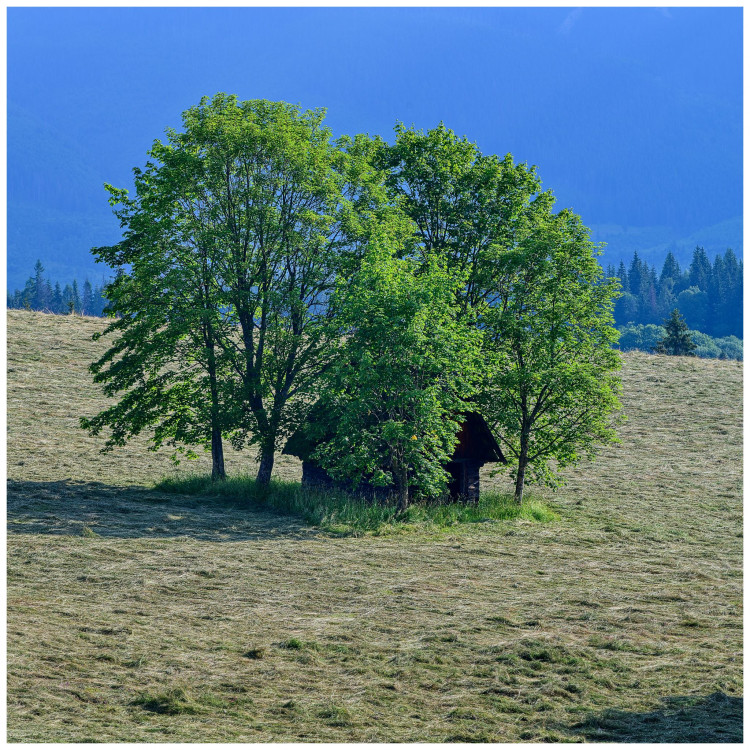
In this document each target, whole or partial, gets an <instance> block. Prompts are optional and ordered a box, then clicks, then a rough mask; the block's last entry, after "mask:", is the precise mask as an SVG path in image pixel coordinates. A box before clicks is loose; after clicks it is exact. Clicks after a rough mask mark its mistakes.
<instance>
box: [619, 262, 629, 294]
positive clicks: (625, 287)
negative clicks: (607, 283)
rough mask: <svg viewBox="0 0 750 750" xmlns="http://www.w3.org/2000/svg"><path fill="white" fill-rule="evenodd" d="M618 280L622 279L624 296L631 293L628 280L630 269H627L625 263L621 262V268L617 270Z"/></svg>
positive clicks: (621, 284)
mask: <svg viewBox="0 0 750 750" xmlns="http://www.w3.org/2000/svg"><path fill="white" fill-rule="evenodd" d="M617 278H618V279H620V286H621V287H622V292H623V294H627V293H628V292H630V280H629V279H628V269H627V268H625V263H624V262H623V261H620V266H619V268H618V269H617Z"/></svg>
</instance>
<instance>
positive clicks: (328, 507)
mask: <svg viewBox="0 0 750 750" xmlns="http://www.w3.org/2000/svg"><path fill="white" fill-rule="evenodd" d="M154 489H156V490H159V491H161V492H169V493H174V494H178V495H194V496H199V497H205V498H207V499H213V500H216V499H221V500H224V501H228V502H231V503H233V504H238V505H247V506H262V507H266V508H273V509H274V510H276V511H279V512H281V513H288V514H291V515H295V516H299V517H300V518H302V519H304V520H305V521H306V522H307V523H309V524H313V525H314V526H318V527H320V528H322V529H324V530H325V531H329V532H332V533H339V534H361V533H375V534H383V533H389V532H395V531H407V530H410V529H414V530H416V529H429V530H439V529H447V528H453V527H456V526H458V525H460V524H471V523H492V522H498V521H512V520H515V519H521V520H525V521H536V522H542V523H546V522H549V521H554V520H555V519H556V518H557V515H556V514H555V512H554V511H553V510H552V509H551V508H549V507H548V506H547V505H546V504H545V503H543V502H542V501H541V500H538V499H536V498H534V497H533V496H532V497H529V498H528V499H526V500H525V501H524V503H523V505H518V504H517V503H516V502H515V501H514V500H513V497H512V495H509V494H503V493H500V492H496V491H489V492H484V493H482V495H481V497H480V499H479V502H478V503H476V504H469V503H461V502H450V503H414V504H412V505H411V506H410V507H409V508H407V509H406V511H404V512H398V511H397V510H396V507H395V504H394V503H377V502H376V503H373V502H370V501H368V500H366V499H364V498H361V497H357V496H356V495H352V494H349V493H346V492H343V491H336V490H326V491H314V490H310V489H307V488H304V487H302V486H301V485H300V484H299V482H286V481H282V480H278V479H275V480H273V481H271V483H270V485H269V486H268V487H261V486H259V485H258V484H257V483H256V482H255V480H254V479H253V478H252V477H249V476H237V477H230V478H227V479H226V480H225V481H222V482H214V481H212V480H211V478H210V477H205V476H187V477H177V478H174V477H170V478H166V479H163V480H162V481H160V482H158V483H157V484H156V485H155V488H154Z"/></svg>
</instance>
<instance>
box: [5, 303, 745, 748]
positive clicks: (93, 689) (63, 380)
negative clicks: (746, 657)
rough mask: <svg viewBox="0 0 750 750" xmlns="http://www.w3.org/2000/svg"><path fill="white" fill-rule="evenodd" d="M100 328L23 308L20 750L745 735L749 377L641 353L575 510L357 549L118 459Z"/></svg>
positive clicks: (11, 558) (18, 423) (575, 495)
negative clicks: (82, 425) (97, 373)
mask: <svg viewBox="0 0 750 750" xmlns="http://www.w3.org/2000/svg"><path fill="white" fill-rule="evenodd" d="M102 325H103V321H101V320H96V319H85V318H84V319H82V318H71V317H54V316H51V315H44V314H41V313H32V312H25V311H13V312H9V313H8V739H9V740H10V741H16V742H87V741H109V742H117V741H138V742H148V741H153V742H185V741H193V742H208V741H210V742H221V741H227V742H232V741H243V742H261V741H328V742H350V741H381V742H389V741H407V742H408V741H432V742H440V741H454V742H458V741H493V742H516V741H563V740H565V741H567V740H572V741H576V740H578V741H580V740H584V741H585V740H588V741H601V740H609V741H638V742H642V741H653V742H660V741H661V742H663V741H671V742H681V741H694V742H706V741H717V742H721V741H724V742H727V741H733V742H738V741H741V739H742V697H741V696H742V506H741V485H742V463H741V461H742V414H741V409H742V365H741V363H738V362H732V361H718V360H696V359H687V358H670V357H659V356H653V355H646V354H639V353H629V354H626V355H625V356H624V370H623V382H624V391H625V393H624V405H625V410H626V413H627V415H628V418H629V421H628V422H627V424H626V425H625V426H624V427H623V428H622V431H621V437H622V444H621V445H619V446H614V447H612V448H609V449H607V450H606V451H605V452H603V453H602V455H601V456H600V457H599V459H598V460H597V461H596V462H595V463H593V464H588V465H585V466H581V467H579V468H578V469H576V470H573V471H571V472H569V483H568V485H567V486H566V487H564V488H563V489H562V490H560V491H559V492H558V493H556V494H552V493H550V492H542V493H538V495H539V496H540V497H542V498H543V499H545V500H546V502H547V503H548V505H550V506H551V507H552V508H553V509H554V510H555V512H556V513H557V515H558V516H559V518H558V519H557V520H555V521H552V522H548V523H538V522H534V521H529V520H521V519H515V520H512V521H497V522H486V523H471V524H464V525H461V526H458V527H454V528H451V529H448V530H442V531H430V530H429V529H427V528H426V529H424V530H422V531H411V532H409V533H399V534H390V535H364V536H335V535H331V534H328V533H324V532H321V531H320V530H319V529H316V528H314V527H311V526H308V525H306V524H305V523H304V522H303V521H301V520H300V519H295V518H294V517H290V516H284V515H280V514H278V513H274V512H271V511H264V510H259V509H257V508H248V507H243V506H242V505H241V504H240V503H237V502H230V501H227V500H214V501H207V500H202V499H200V498H198V497H195V496H183V495H174V494H165V493H160V492H156V491H155V490H153V485H154V483H155V482H157V481H158V480H161V479H163V478H164V477H165V476H173V475H175V473H177V474H178V475H180V474H182V473H195V472H200V471H206V470H207V468H208V465H209V464H208V461H207V460H202V461H201V462H200V463H199V465H198V466H195V465H193V464H191V465H182V466H180V467H179V469H177V470H175V469H174V468H172V467H171V465H170V463H169V460H168V457H167V456H166V454H164V455H162V454H154V453H149V452H147V451H146V450H145V444H144V443H143V442H136V443H134V444H132V445H131V446H129V447H128V448H127V449H123V450H121V451H119V452H116V453H114V454H109V455H106V456H102V455H100V454H99V453H98V447H99V441H98V440H96V439H93V438H90V437H88V436H87V435H86V434H85V433H84V432H82V431H81V430H80V429H79V428H78V427H77V423H78V418H79V417H80V416H81V415H91V414H93V413H94V412H95V411H96V410H97V409H98V408H99V407H100V406H101V405H102V404H103V401H102V398H101V396H100V395H99V394H98V392H97V390H96V388H95V387H94V386H93V385H92V383H91V381H90V376H89V375H88V373H87V371H86V365H87V363H88V362H90V361H91V360H92V359H93V358H94V357H95V356H96V354H97V352H98V351H100V348H101V343H96V344H95V343H93V342H91V341H90V336H91V334H92V333H93V332H94V331H96V330H98V329H99V328H100V327H101V326H102ZM227 466H228V471H229V472H230V473H235V474H237V473H249V472H252V471H253V469H254V464H253V461H252V458H251V457H250V456H248V455H246V454H243V455H237V454H230V455H229V456H228V459H227ZM276 473H277V475H278V476H279V477H280V478H281V479H284V480H287V481H293V480H297V479H299V476H300V469H299V465H298V463H297V462H296V460H295V459H292V458H291V457H280V459H279V461H278V463H277V467H276ZM483 482H484V483H485V486H486V487H494V488H495V489H498V490H501V491H504V490H506V489H509V485H508V482H507V480H506V479H504V478H502V477H500V478H496V479H491V478H490V477H488V476H485V477H484V479H483Z"/></svg>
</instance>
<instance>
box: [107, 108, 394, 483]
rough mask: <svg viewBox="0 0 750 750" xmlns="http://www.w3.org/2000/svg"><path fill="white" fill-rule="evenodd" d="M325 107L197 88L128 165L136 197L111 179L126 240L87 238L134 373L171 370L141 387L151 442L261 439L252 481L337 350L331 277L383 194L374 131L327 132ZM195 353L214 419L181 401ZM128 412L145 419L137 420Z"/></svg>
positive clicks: (344, 269) (266, 471)
mask: <svg viewBox="0 0 750 750" xmlns="http://www.w3.org/2000/svg"><path fill="white" fill-rule="evenodd" d="M323 117H324V112H323V111H322V110H311V111H305V112H303V111H300V109H299V108H298V107H295V106H292V105H289V104H286V103H284V102H269V101H265V100H251V101H245V102H240V101H238V100H237V98H236V97H234V96H228V95H226V94H217V95H216V96H214V97H213V98H212V99H209V98H204V99H202V100H201V102H200V104H199V105H198V106H196V107H192V108H190V109H189V110H187V111H186V112H185V113H183V131H182V132H177V131H175V130H172V129H169V130H167V137H166V140H165V141H164V142H161V141H156V142H155V143H154V146H153V148H152V149H151V151H150V153H149V156H150V160H149V162H148V163H147V164H146V167H145V168H144V169H143V170H139V169H138V170H135V183H136V191H137V192H136V197H135V199H131V198H129V197H128V195H127V193H126V192H125V191H122V190H117V189H115V188H110V192H111V195H112V198H111V202H112V203H113V205H115V206H117V207H119V210H118V215H119V217H120V220H121V223H122V226H123V228H124V230H125V233H126V240H125V242H123V243H121V244H120V245H118V246H115V247H113V248H100V249H98V250H97V253H98V255H99V257H100V259H103V260H106V261H107V262H108V263H109V264H110V265H112V266H113V267H116V268H120V269H123V271H122V274H121V278H120V279H118V280H116V281H115V282H114V283H113V284H112V285H110V286H109V287H108V289H107V297H108V298H109V299H110V309H111V310H112V312H113V313H114V314H117V315H120V316H122V319H123V320H126V319H132V320H131V321H126V322H123V323H120V324H113V326H111V327H110V329H108V331H109V332H112V333H117V332H122V333H123V335H125V331H126V330H128V331H130V332H131V333H128V335H127V353H128V354H127V356H128V357H129V358H130V359H131V360H132V366H133V370H132V372H133V373H134V374H135V373H136V372H137V371H138V368H139V367H141V368H143V367H145V368H147V370H148V372H150V373H156V372H159V373H160V377H161V375H163V373H162V370H164V369H166V370H169V371H170V373H174V372H176V373H177V374H172V375H170V377H172V378H173V379H172V381H170V383H171V384H170V386H169V388H170V393H172V394H173V398H159V399H151V398H150V396H151V395H154V396H155V395H156V394H157V393H158V392H159V391H158V390H156V391H151V390H149V392H148V397H146V394H144V395H143V398H142V401H143V403H148V404H151V406H150V407H149V408H150V411H149V412H148V414H147V418H148V424H149V425H151V426H153V425H154V424H156V423H158V424H159V425H161V426H162V427H161V428H159V429H163V431H162V433H159V432H158V431H157V435H156V437H157V441H158V440H159V439H168V440H171V441H175V440H179V441H181V442H186V443H188V444H189V441H190V440H195V439H196V437H197V436H199V435H200V434H202V435H204V436H205V435H206V434H207V432H206V430H207V425H208V424H212V425H213V428H212V430H211V432H212V433H214V434H215V433H216V431H217V430H220V429H222V430H224V431H228V432H229V433H230V437H231V439H232V441H233V443H234V444H235V446H236V447H238V448H241V447H243V446H244V445H246V444H248V443H250V444H255V445H257V446H258V449H259V458H260V462H259V469H258V481H259V482H260V483H261V484H267V483H268V481H269V480H270V477H271V471H272V468H273V463H274V452H275V449H276V447H277V445H278V443H279V441H280V440H281V439H283V437H284V436H285V435H288V434H289V433H290V432H291V431H293V429H294V428H295V427H296V425H297V424H298V423H299V421H300V419H301V418H302V416H303V415H304V412H305V409H306V408H307V406H306V405H307V403H308V402H309V398H306V397H309V396H310V395H311V393H312V392H314V391H315V388H316V387H317V382H318V376H319V374H320V372H321V370H322V369H323V368H324V367H326V366H327V364H328V362H329V359H330V355H331V353H332V351H333V349H334V344H335V342H332V341H330V340H329V338H328V335H327V331H328V326H327V324H328V320H329V317H330V316H329V306H328V297H329V295H330V293H331V291H332V290H333V287H334V283H335V280H336V278H337V277H338V276H339V275H340V274H345V273H350V272H351V269H352V268H354V267H356V263H357V259H358V257H359V256H360V255H361V251H362V248H363V247H364V245H365V244H366V242H367V235H368V232H369V231H370V227H371V226H372V225H373V224H376V223H377V222H378V221H380V220H381V217H380V214H379V211H380V208H381V206H384V205H385V192H384V188H383V187H382V178H381V177H380V175H379V174H378V173H377V172H376V171H375V170H374V169H373V168H372V167H371V166H370V162H371V161H372V159H371V151H372V149H373V144H372V142H371V141H370V139H368V138H366V137H357V138H354V139H341V140H340V141H339V142H337V143H334V142H332V139H331V132H330V130H329V129H328V128H326V127H325V126H324V125H323ZM384 210H385V209H384ZM159 307H166V308H167V309H168V310H172V311H171V312H168V313H165V312H163V311H162V310H160V309H154V308H159ZM191 311H192V312H191ZM118 326H119V327H118ZM165 328H166V330H164V329H165ZM154 342H159V346H158V347H155V343H154ZM178 344H179V346H178ZM184 346H187V347H188V351H187V352H183V351H182V349H181V347H184ZM117 347H118V343H117V342H115V344H114V347H113V349H112V353H113V355H112V356H113V357H116V356H119V351H118V348H117ZM156 348H161V349H163V351H162V352H161V353H160V354H158V356H157V355H156V354H155V349H156ZM178 351H179V352H180V356H177V352H178ZM152 356H157V359H156V360H154V362H151V361H150V359H149V358H150V357H152ZM139 361H140V362H142V364H139ZM157 363H158V367H157ZM185 363H187V364H185ZM196 363H197V364H199V366H200V367H199V369H200V371H201V372H202V373H205V376H206V377H207V378H208V383H207V386H208V387H207V388H206V391H205V392H206V393H210V395H211V413H212V414H213V415H214V416H212V417H211V419H210V420H206V414H205V412H202V411H200V410H197V411H196V410H195V409H186V408H185V404H186V403H189V401H188V399H189V397H190V394H197V393H198V392H199V391H200V389H199V388H198V385H197V384H198V382H199V381H197V380H196V378H195V375H194V373H193V374H191V367H192V366H193V365H196V366H197V364H196ZM104 364H106V363H105V362H102V366H103V365H104ZM107 367H108V368H109V369H107V370H101V371H100V372H99V373H98V377H100V378H103V379H104V380H106V379H107V378H109V377H110V375H109V373H110V372H111V375H112V377H115V376H116V373H117V371H118V367H119V364H118V362H117V361H116V359H112V362H111V364H108V365H107ZM134 377H135V375H134ZM156 377H157V376H156V375H154V378H156ZM104 380H102V381H101V382H104ZM135 382H136V381H133V383H135ZM160 382H161V381H159V380H156V379H155V380H154V383H156V384H158V383H160ZM115 383H117V381H116V379H114V380H112V381H111V384H113V385H114V384H115ZM122 385H123V386H124V387H125V388H126V389H127V388H131V387H132V386H131V385H130V384H129V383H128V381H122ZM214 385H215V387H214ZM165 387H166V386H165ZM115 392H119V391H118V389H117V387H115V390H114V391H113V394H114V393H115ZM132 404H133V406H134V407H135V405H136V404H135V402H134V401H133V402H132ZM222 404H223V406H222ZM219 415H223V416H219ZM133 417H134V418H136V414H135V413H133ZM106 420H109V421H110V426H112V427H113V428H114V429H115V430H116V431H117V430H118V429H119V427H118V425H119V422H118V420H124V422H123V424H125V425H127V421H128V420H127V418H126V416H125V413H124V412H122V413H120V412H111V413H110V414H109V416H108V417H106ZM132 424H133V425H134V426H137V427H138V428H139V429H143V428H144V427H145V426H146V423H144V422H143V420H142V418H141V417H138V418H137V421H136V422H133V423H132ZM129 429H130V427H127V428H126V433H127V430H129ZM116 434H118V435H119V434H120V433H119V432H116ZM160 434H161V438H160V437H159V435H160ZM219 442H220V441H219V440H218V439H215V438H214V439H212V444H215V445H217V446H218V444H219Z"/></svg>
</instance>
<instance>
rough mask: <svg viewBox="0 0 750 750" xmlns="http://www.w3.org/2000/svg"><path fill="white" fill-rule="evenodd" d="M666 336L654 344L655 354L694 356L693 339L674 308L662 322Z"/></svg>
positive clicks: (678, 312) (694, 346) (683, 320)
mask: <svg viewBox="0 0 750 750" xmlns="http://www.w3.org/2000/svg"><path fill="white" fill-rule="evenodd" d="M664 329H665V330H666V335H665V336H664V338H663V339H660V340H659V341H657V342H656V346H655V347H654V351H655V352H656V353H657V354H673V355H677V356H688V357H690V356H694V355H693V352H694V351H695V350H696V349H697V347H696V345H695V343H694V341H693V339H692V338H691V336H690V331H689V329H688V326H687V323H686V322H685V319H684V318H683V317H682V316H681V315H680V311H679V310H678V309H677V308H676V307H675V309H674V310H672V315H671V317H670V318H669V319H667V320H665V321H664Z"/></svg>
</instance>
